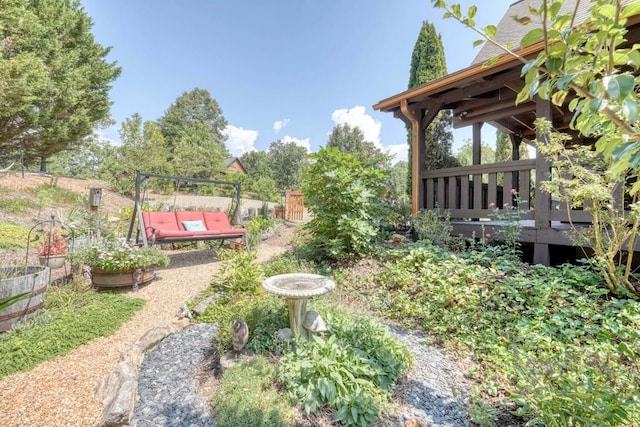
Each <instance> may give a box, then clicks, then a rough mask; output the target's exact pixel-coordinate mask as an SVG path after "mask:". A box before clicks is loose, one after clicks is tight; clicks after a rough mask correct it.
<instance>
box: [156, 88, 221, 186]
mask: <svg viewBox="0 0 640 427" xmlns="http://www.w3.org/2000/svg"><path fill="white" fill-rule="evenodd" d="M159 123H160V126H161V128H162V134H163V136H164V139H165V141H166V144H167V147H168V150H169V161H170V163H171V164H172V167H173V169H174V170H175V173H176V174H178V175H180V176H188V177H196V178H211V177H216V176H217V175H219V174H220V173H222V172H223V171H224V160H225V159H227V158H228V157H229V152H228V150H227V148H226V146H225V145H224V142H225V141H226V136H225V135H224V134H223V132H222V131H223V130H224V129H225V127H226V126H227V120H226V119H225V118H224V116H223V115H222V109H221V108H220V106H219V105H218V103H217V102H216V101H215V100H214V99H213V98H212V97H211V94H210V93H209V91H208V90H206V89H200V88H195V89H193V90H192V91H190V92H184V93H182V95H180V96H179V97H178V98H177V99H176V101H175V102H174V103H173V104H171V106H170V107H169V108H168V109H167V111H165V113H164V115H163V116H162V117H161V118H160V119H159Z"/></svg>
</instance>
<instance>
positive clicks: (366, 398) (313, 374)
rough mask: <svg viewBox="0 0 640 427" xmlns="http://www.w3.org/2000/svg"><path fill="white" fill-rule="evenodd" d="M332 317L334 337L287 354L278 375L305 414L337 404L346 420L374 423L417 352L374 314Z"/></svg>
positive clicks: (305, 344) (338, 415)
mask: <svg viewBox="0 0 640 427" xmlns="http://www.w3.org/2000/svg"><path fill="white" fill-rule="evenodd" d="M327 318H328V322H327V323H328V324H329V325H330V331H329V336H328V337H327V338H326V339H325V338H317V339H316V340H315V341H314V342H303V343H299V346H298V347H297V348H296V349H295V350H294V351H293V352H291V353H288V354H286V355H285V356H284V357H283V358H282V360H281V364H280V367H279V369H278V377H279V379H280V382H281V383H282V384H283V386H284V387H285V388H286V389H287V392H288V395H289V397H290V398H291V399H292V400H293V401H295V402H301V403H302V405H303V409H304V411H305V413H307V414H309V413H311V412H314V411H316V410H318V409H320V408H324V407H328V408H334V409H335V410H336V414H335V419H336V420H337V421H339V422H341V423H343V424H346V425H360V426H366V425H369V424H371V423H373V422H375V421H376V420H377V419H378V417H379V414H380V410H381V407H382V406H383V405H384V404H385V403H386V402H387V401H388V400H389V399H390V396H391V391H392V387H393V386H394V385H395V384H396V382H397V380H398V378H399V376H400V375H401V374H402V373H404V372H405V371H406V370H407V369H408V368H409V367H410V366H411V364H412V357H411V354H410V352H409V350H408V349H407V348H405V347H404V346H402V345H400V344H398V343H397V342H396V341H395V339H393V338H392V337H391V336H390V335H389V333H388V331H387V330H386V329H385V328H384V327H382V326H381V325H380V324H378V323H376V322H375V321H373V320H371V319H367V318H364V317H353V316H345V317H343V318H339V317H338V316H337V317H335V318H334V317H332V316H327Z"/></svg>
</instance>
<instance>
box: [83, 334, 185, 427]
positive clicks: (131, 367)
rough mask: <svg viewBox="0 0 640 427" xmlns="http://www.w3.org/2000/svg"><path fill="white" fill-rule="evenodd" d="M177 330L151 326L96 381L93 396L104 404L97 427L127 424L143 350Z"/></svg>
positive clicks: (148, 348) (130, 414)
mask: <svg viewBox="0 0 640 427" xmlns="http://www.w3.org/2000/svg"><path fill="white" fill-rule="evenodd" d="M177 331H178V329H176V328H175V327H173V326H163V327H158V328H153V329H150V330H149V331H147V332H146V333H145V334H144V335H143V336H142V337H140V338H138V340H137V341H136V342H135V343H134V344H133V345H132V346H131V347H130V348H129V349H128V350H127V351H126V352H125V353H124V354H123V355H122V357H120V361H119V362H118V364H117V365H116V367H115V368H114V370H113V372H111V374H110V375H109V376H107V377H105V378H103V379H102V380H101V381H100V382H99V383H98V385H97V386H96V389H95V392H96V398H97V399H98V400H100V401H101V402H102V403H103V404H104V411H103V412H102V418H101V420H100V423H99V424H98V427H116V426H126V425H129V421H130V420H131V416H132V415H133V409H134V405H135V401H136V394H137V390H138V368H139V367H140V364H141V363H142V359H143V358H144V353H145V352H146V351H147V350H150V349H152V348H153V347H155V346H156V345H157V344H158V343H159V342H160V341H162V340H163V339H164V338H166V337H167V336H169V335H170V334H172V333H174V332H177Z"/></svg>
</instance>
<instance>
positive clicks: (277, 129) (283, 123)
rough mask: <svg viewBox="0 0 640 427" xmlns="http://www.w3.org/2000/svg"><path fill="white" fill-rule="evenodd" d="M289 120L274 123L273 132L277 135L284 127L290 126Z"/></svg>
mask: <svg viewBox="0 0 640 427" xmlns="http://www.w3.org/2000/svg"><path fill="white" fill-rule="evenodd" d="M289 121H290V120H289V119H284V120H278V121H276V122H274V123H273V131H274V132H275V133H278V132H280V129H282V128H283V127H285V126H286V125H288V124H289Z"/></svg>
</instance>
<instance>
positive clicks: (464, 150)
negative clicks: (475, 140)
mask: <svg viewBox="0 0 640 427" xmlns="http://www.w3.org/2000/svg"><path fill="white" fill-rule="evenodd" d="M455 157H456V160H457V161H458V163H459V164H460V165H461V166H471V165H472V164H473V144H472V143H471V140H470V139H467V140H465V142H464V144H462V146H461V147H460V149H459V150H458V151H456V154H455ZM495 161H496V152H495V151H494V150H493V148H491V146H490V145H489V144H487V143H486V142H482V144H481V145H480V163H482V164H483V165H486V164H490V163H493V162H495Z"/></svg>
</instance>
